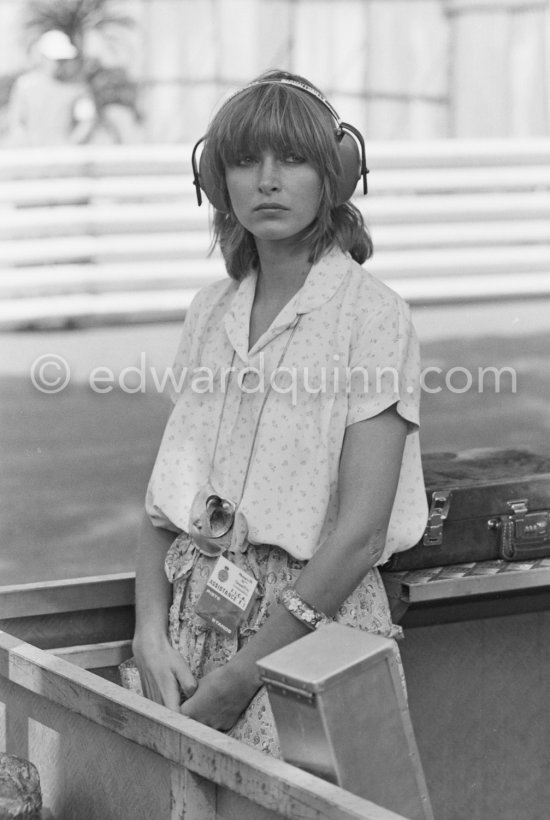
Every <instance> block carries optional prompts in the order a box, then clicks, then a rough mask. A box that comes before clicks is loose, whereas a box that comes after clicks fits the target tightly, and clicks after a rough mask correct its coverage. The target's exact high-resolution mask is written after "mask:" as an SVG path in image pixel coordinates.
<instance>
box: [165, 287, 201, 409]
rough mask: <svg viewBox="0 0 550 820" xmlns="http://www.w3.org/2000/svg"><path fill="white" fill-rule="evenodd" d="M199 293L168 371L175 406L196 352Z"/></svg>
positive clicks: (170, 391)
mask: <svg viewBox="0 0 550 820" xmlns="http://www.w3.org/2000/svg"><path fill="white" fill-rule="evenodd" d="M199 297H200V292H199V293H197V294H196V295H195V296H194V298H193V300H192V302H191V304H190V305H189V308H188V310H187V313H186V315H185V321H184V323H183V329H182V332H181V336H180V340H179V343H178V347H177V350H176V355H175V357H174V362H173V364H172V368H171V371H170V374H171V377H170V381H169V390H168V393H169V396H170V398H171V400H172V403H173V404H175V403H176V402H177V400H178V398H179V396H180V394H181V392H182V390H183V386H184V384H185V381H186V378H187V375H188V373H189V372H190V371H191V369H192V367H193V364H194V362H195V360H196V355H197V354H196V351H197V348H198V345H199V340H198V339H197V325H198V321H197V318H198V314H199V309H200V305H199V303H200V299H199Z"/></svg>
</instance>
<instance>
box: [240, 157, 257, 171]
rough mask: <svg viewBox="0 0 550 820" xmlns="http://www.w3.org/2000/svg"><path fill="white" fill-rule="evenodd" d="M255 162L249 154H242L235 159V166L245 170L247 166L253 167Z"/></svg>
mask: <svg viewBox="0 0 550 820" xmlns="http://www.w3.org/2000/svg"><path fill="white" fill-rule="evenodd" d="M254 162H256V158H255V157H253V156H252V155H251V154H244V155H243V156H242V157H238V158H237V162H236V165H237V166H240V167H241V168H246V167H247V166H248V165H253V164H254Z"/></svg>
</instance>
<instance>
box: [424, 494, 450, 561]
mask: <svg viewBox="0 0 550 820" xmlns="http://www.w3.org/2000/svg"><path fill="white" fill-rule="evenodd" d="M452 494H453V493H452V490H438V491H437V492H434V493H432V502H431V504H430V512H429V514H428V524H427V526H426V529H425V531H424V536H423V538H422V543H423V544H424V546H425V547H439V546H441V544H442V543H443V524H444V522H445V519H446V518H447V516H448V515H449V508H450V506H451V496H452Z"/></svg>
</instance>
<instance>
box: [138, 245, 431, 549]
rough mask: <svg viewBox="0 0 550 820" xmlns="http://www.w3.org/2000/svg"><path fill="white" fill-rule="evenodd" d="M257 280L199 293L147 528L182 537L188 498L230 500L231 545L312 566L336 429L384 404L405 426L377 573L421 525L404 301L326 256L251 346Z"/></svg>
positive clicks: (334, 472) (332, 474) (328, 519)
mask: <svg viewBox="0 0 550 820" xmlns="http://www.w3.org/2000/svg"><path fill="white" fill-rule="evenodd" d="M255 287H256V274H255V272H250V273H249V274H248V275H247V276H246V277H245V278H244V279H242V280H241V282H236V281H234V280H232V279H229V280H228V279H224V280H222V281H219V282H215V283H214V284H212V285H208V286H207V287H205V288H203V289H202V290H200V291H199V292H198V294H197V295H196V297H195V299H194V300H193V303H192V305H191V307H190V308H189V311H188V314H187V317H186V320H185V324H184V328H183V334H182V338H181V342H180V346H179V349H178V352H177V356H176V361H175V365H174V369H173V371H172V381H173V386H174V390H173V399H174V402H175V405H174V408H173V411H172V413H171V416H170V418H169V420H168V423H167V426H166V430H165V433H164V436H163V439H162V442H161V445H160V449H159V452H158V456H157V459H156V462H155V465H154V468H153V472H152V475H151V479H150V482H149V486H148V489H147V497H146V509H147V511H148V514H149V516H150V518H151V520H152V522H153V524H155V525H156V526H161V527H166V528H167V529H170V530H173V531H175V532H180V531H184V532H187V531H188V526H189V513H190V508H191V504H192V501H193V498H194V497H195V495H196V493H197V492H198V490H199V489H200V488H201V487H203V486H204V485H205V484H206V483H207V482H210V484H211V485H212V488H213V489H214V491H215V493H216V494H218V495H220V496H222V497H224V498H228V499H230V500H232V501H234V502H235V503H236V504H237V512H236V516H235V525H234V530H233V543H232V547H231V548H232V549H233V550H235V551H239V549H240V548H241V547H243V548H244V545H245V544H248V543H250V544H275V545H277V546H280V547H282V548H283V549H284V550H286V551H287V552H288V553H290V554H291V555H292V556H294V557H295V558H297V559H299V560H307V559H309V558H311V556H312V555H313V554H314V552H315V550H316V549H317V547H318V545H319V544H320V543H321V542H322V541H323V540H324V538H325V537H326V536H327V535H328V534H329V533H330V531H331V528H333V527H334V524H335V521H336V512H337V484H338V466H339V460H340V454H341V450H342V445H343V439H344V435H345V432H346V427H347V426H348V425H350V424H354V423H355V422H358V421H361V420H364V419H368V418H372V417H374V416H376V415H378V414H379V413H380V412H382V411H383V410H385V409H387V408H388V407H390V406H391V405H393V404H395V405H396V408H397V412H398V413H399V414H400V415H401V416H402V418H403V419H405V421H406V422H407V423H408V435H407V439H406V444H405V449H404V453H403V459H402V464H401V471H400V476H399V482H398V487H397V492H396V496H395V500H394V504H393V509H392V513H391V517H390V523H389V528H388V534H387V540H386V546H385V550H384V553H383V555H382V557H381V559H380V561H379V563H384V562H385V561H386V560H387V559H388V558H389V556H390V555H391V554H392V553H394V552H397V551H400V550H404V549H407V548H409V547H411V546H413V545H414V544H415V543H416V542H417V541H418V540H419V538H420V537H421V535H422V532H423V530H424V527H425V523H426V515H427V509H426V495H425V491H424V485H423V478H422V468H421V460H420V445H419V436H418V421H419V417H418V412H419V401H420V378H419V377H420V358H419V351H418V343H417V339H416V336H415V333H414V329H413V327H412V324H411V320H410V315H409V309H408V306H407V305H406V303H405V302H404V301H403V300H402V299H401V298H400V297H399V296H398V295H397V294H396V293H395V292H394V291H392V290H391V289H390V288H389V287H387V286H386V285H385V284H383V283H382V282H380V281H379V280H378V279H376V278H375V277H374V276H372V275H371V274H369V273H368V272H367V271H365V270H364V269H363V268H362V267H361V266H360V265H358V264H357V263H356V262H354V261H353V260H352V259H351V257H350V256H349V255H348V254H345V253H343V252H342V251H340V250H339V249H332V250H330V251H329V252H328V253H327V254H326V255H325V256H323V257H322V258H321V259H320V260H319V261H318V262H317V263H316V264H315V265H313V267H312V268H311V270H310V272H309V274H308V276H307V279H306V281H305V283H304V285H303V286H302V288H301V289H300V290H299V291H298V292H297V293H296V294H295V295H294V296H293V297H292V299H291V300H290V301H289V302H288V303H287V304H286V305H285V306H284V307H283V309H282V310H281V311H280V313H279V314H278V316H277V317H276V318H275V320H274V321H273V323H272V324H271V326H270V327H269V328H268V329H267V331H266V332H265V333H264V334H263V335H262V336H261V337H260V338H259V339H258V340H257V342H256V343H255V344H254V345H253V346H252V347H251V348H250V349H249V341H248V334H249V325H250V313H251V309H252V304H253V300H254V293H255Z"/></svg>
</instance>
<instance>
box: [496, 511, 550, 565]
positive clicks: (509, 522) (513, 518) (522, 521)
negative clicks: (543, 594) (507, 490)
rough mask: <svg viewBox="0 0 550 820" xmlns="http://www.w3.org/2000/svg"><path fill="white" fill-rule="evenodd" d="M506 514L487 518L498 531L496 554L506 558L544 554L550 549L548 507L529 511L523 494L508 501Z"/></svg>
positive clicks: (540, 555) (512, 558) (514, 558)
mask: <svg viewBox="0 0 550 820" xmlns="http://www.w3.org/2000/svg"><path fill="white" fill-rule="evenodd" d="M506 507H507V515H503V516H500V518H491V519H489V522H488V523H489V528H490V529H494V530H497V532H498V533H499V555H500V556H501V557H502V558H505V559H506V560H508V561H514V560H516V561H519V560H521V559H522V558H524V559H531V558H538V557H543V556H544V555H546V554H548V552H549V550H550V543H549V539H550V515H549V512H548V510H541V511H540V512H531V513H530V512H529V507H528V502H527V499H526V498H519V499H517V500H515V501H508V502H507V504H506Z"/></svg>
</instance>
